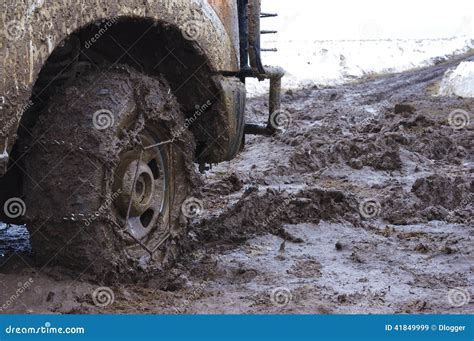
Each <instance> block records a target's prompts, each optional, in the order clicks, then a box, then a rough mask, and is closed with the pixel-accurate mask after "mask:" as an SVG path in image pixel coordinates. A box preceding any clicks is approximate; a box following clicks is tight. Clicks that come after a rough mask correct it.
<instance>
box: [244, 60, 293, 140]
mask: <svg viewBox="0 0 474 341" xmlns="http://www.w3.org/2000/svg"><path fill="white" fill-rule="evenodd" d="M284 75H285V71H284V70H283V69H282V68H281V67H269V66H267V67H265V73H263V74H254V73H247V74H245V77H254V78H258V79H259V80H262V79H269V80H270V96H269V105H268V108H269V115H268V121H267V123H266V124H255V123H249V124H246V125H245V134H250V135H266V136H270V135H273V134H275V132H276V128H275V127H274V126H273V125H272V124H271V116H272V115H273V114H274V113H276V112H278V111H280V110H281V79H282V78H283V76H284Z"/></svg>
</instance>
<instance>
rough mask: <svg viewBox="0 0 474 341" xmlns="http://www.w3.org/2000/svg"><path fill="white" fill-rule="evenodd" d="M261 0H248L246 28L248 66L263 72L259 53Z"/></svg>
mask: <svg viewBox="0 0 474 341" xmlns="http://www.w3.org/2000/svg"><path fill="white" fill-rule="evenodd" d="M261 7H262V5H261V0H249V3H248V28H249V57H250V66H251V67H252V70H253V71H254V72H256V73H265V68H264V67H263V63H262V57H261V54H260V51H261V49H260V13H261Z"/></svg>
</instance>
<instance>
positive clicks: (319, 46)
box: [247, 0, 474, 96]
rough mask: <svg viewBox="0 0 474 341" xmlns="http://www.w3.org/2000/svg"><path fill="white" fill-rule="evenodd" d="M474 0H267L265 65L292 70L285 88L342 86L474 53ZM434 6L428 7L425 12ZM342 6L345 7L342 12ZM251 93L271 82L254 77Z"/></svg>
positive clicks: (265, 90) (264, 7) (264, 89)
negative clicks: (268, 50) (370, 76)
mask: <svg viewBox="0 0 474 341" xmlns="http://www.w3.org/2000/svg"><path fill="white" fill-rule="evenodd" d="M473 3H474V2H472V1H467V0H452V1H451V2H450V6H446V4H445V2H441V1H436V0H435V1H430V2H427V1H421V0H420V1H409V0H400V1H397V2H391V3H388V2H381V1H374V0H359V1H357V2H354V1H352V2H351V1H348V0H334V1H331V2H319V1H313V0H294V1H291V2H288V1H286V0H263V3H262V10H263V11H264V12H270V13H272V12H275V13H278V14H279V16H278V17H277V18H266V19H262V29H263V30H278V34H276V35H263V36H262V47H264V48H278V52H263V54H262V58H263V62H264V64H266V65H278V66H282V67H283V68H284V69H285V70H286V71H287V76H285V78H284V80H283V88H284V89H290V88H298V87H302V86H311V85H323V86H324V85H337V84H341V83H344V82H348V81H350V80H353V79H357V78H359V77H361V76H366V75H371V74H379V73H387V72H401V71H405V70H409V69H412V68H416V67H422V66H429V65H432V64H434V63H435V62H437V61H439V60H442V59H444V58H447V57H449V56H452V55H456V54H461V53H465V52H467V51H469V50H470V49H472V48H474V20H473V13H474V8H473V6H474V5H473ZM427 6H429V10H427V9H426V8H427ZM341 9H343V10H341ZM247 84H248V86H247V89H248V91H249V94H250V96H256V95H261V94H265V93H268V81H265V82H258V81H257V80H249V81H248V83H247Z"/></svg>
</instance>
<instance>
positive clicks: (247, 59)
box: [238, 0, 285, 136]
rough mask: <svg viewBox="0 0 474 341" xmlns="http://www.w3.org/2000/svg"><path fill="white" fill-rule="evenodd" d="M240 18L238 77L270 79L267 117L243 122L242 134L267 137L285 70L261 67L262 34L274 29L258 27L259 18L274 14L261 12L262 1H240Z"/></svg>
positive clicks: (271, 132) (275, 130)
mask: <svg viewBox="0 0 474 341" xmlns="http://www.w3.org/2000/svg"><path fill="white" fill-rule="evenodd" d="M238 3H239V17H240V29H241V37H240V43H241V71H240V73H239V77H240V78H241V79H242V81H244V80H245V78H249V77H251V78H257V79H259V80H264V79H269V80H270V98H269V109H270V112H269V116H268V120H267V123H266V124H255V123H248V124H245V129H244V134H252V135H266V136H270V135H273V134H275V133H276V132H277V129H276V127H274V126H273V125H272V124H271V119H272V115H274V114H275V113H276V112H278V111H280V109H281V79H282V78H283V76H284V74H285V71H284V70H283V69H282V68H280V67H270V66H263V64H262V58H261V51H269V50H272V51H274V50H276V49H262V48H261V47H260V35H261V34H273V33H276V32H277V31H270V30H264V31H262V30H261V29H260V18H268V17H275V16H276V14H269V13H262V10H261V0H239V1H238Z"/></svg>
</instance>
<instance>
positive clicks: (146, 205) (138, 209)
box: [113, 132, 169, 240]
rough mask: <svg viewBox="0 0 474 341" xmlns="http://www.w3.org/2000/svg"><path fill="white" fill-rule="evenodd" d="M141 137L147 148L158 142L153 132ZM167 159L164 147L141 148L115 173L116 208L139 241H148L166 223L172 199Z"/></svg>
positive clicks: (126, 155)
mask: <svg viewBox="0 0 474 341" xmlns="http://www.w3.org/2000/svg"><path fill="white" fill-rule="evenodd" d="M139 138H140V140H141V142H142V145H143V146H149V145H154V144H156V143H157V139H156V138H153V135H152V134H151V133H149V132H144V133H142V134H140V136H139ZM165 160H166V155H165V152H164V150H163V149H162V148H160V147H154V148H150V149H147V150H143V148H142V147H137V148H135V149H133V150H131V151H128V152H126V153H124V154H122V155H121V157H120V162H119V166H118V167H117V169H116V171H115V175H114V185H113V190H114V194H115V196H117V200H116V201H115V202H116V206H117V208H118V212H119V214H120V216H121V217H122V219H123V220H124V223H125V228H126V231H127V232H128V233H129V234H130V235H131V236H133V237H134V238H135V239H137V240H143V239H145V238H146V237H148V236H149V235H150V234H151V233H152V232H153V231H154V230H156V228H157V227H158V226H159V225H161V224H163V223H164V218H165V214H166V207H167V205H168V198H169V195H168V194H169V193H168V172H167V169H166V167H165V165H166V163H165Z"/></svg>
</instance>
